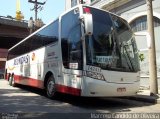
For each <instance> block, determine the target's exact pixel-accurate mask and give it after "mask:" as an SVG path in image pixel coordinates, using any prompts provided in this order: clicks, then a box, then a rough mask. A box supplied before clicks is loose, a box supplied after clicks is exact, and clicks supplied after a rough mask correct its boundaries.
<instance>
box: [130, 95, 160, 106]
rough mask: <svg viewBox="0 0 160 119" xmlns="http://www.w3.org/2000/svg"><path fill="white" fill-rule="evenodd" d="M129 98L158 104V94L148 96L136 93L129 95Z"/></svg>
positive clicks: (159, 99) (159, 102)
mask: <svg viewBox="0 0 160 119" xmlns="http://www.w3.org/2000/svg"><path fill="white" fill-rule="evenodd" d="M130 99H133V100H137V101H141V102H147V103H153V104H160V98H159V96H157V97H155V96H148V95H136V96H132V97H130Z"/></svg>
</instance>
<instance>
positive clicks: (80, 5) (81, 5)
mask: <svg viewBox="0 0 160 119" xmlns="http://www.w3.org/2000/svg"><path fill="white" fill-rule="evenodd" d="M83 6H84V7H90V8H94V9H97V10H102V11H105V12H108V13H110V14H113V15H115V16H117V17H120V16H118V15H116V14H114V13H111V12H109V11H106V10H103V9H99V8H96V7H93V6H89V5H84V4H79V5H77V6H74V7H72V8H71V9H68V10H67V11H65V12H63V13H62V14H60V16H59V17H58V18H57V19H55V20H52V21H51V22H49V23H48V24H46V25H44V26H43V27H41V28H40V29H38V30H37V31H35V32H33V33H32V34H30V35H29V36H27V37H26V38H24V39H23V40H22V41H20V42H18V43H17V44H16V45H14V46H13V47H11V48H10V49H9V50H8V51H10V50H12V49H13V48H15V47H16V46H18V45H19V44H21V43H23V42H24V41H26V40H27V39H28V38H30V37H32V36H33V35H35V34H36V33H38V32H39V31H41V30H43V29H44V28H45V27H47V26H48V25H50V24H51V23H53V22H54V21H56V20H58V19H61V17H62V16H63V15H65V14H67V13H68V12H70V11H72V10H74V9H75V8H78V7H83ZM120 18H122V17H120ZM122 19H123V18H122ZM124 20H125V19H124Z"/></svg>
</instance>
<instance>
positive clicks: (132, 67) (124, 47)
mask: <svg viewBox="0 0 160 119" xmlns="http://www.w3.org/2000/svg"><path fill="white" fill-rule="evenodd" d="M126 46H128V45H122V47H123V49H125V51H126V54H127V57H128V59H129V62H130V64H131V67H130V65H129V64H128V63H127V64H128V66H129V68H130V69H132V70H133V71H135V69H134V66H133V62H132V60H131V57H130V56H129V53H128V51H127V49H126Z"/></svg>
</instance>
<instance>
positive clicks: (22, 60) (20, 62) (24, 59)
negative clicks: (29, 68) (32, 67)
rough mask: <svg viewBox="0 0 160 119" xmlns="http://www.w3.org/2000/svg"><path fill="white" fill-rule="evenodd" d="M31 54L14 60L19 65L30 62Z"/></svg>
mask: <svg viewBox="0 0 160 119" xmlns="http://www.w3.org/2000/svg"><path fill="white" fill-rule="evenodd" d="M29 59H30V58H29V55H26V56H22V57H20V58H17V59H15V60H14V65H19V64H28V63H29Z"/></svg>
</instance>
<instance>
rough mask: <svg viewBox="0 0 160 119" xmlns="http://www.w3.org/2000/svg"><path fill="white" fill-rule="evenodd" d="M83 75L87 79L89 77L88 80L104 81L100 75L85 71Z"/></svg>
mask: <svg viewBox="0 0 160 119" xmlns="http://www.w3.org/2000/svg"><path fill="white" fill-rule="evenodd" d="M84 75H85V76H87V77H90V78H94V79H98V80H103V81H105V78H104V76H103V75H102V74H101V73H96V72H91V71H85V73H84Z"/></svg>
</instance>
